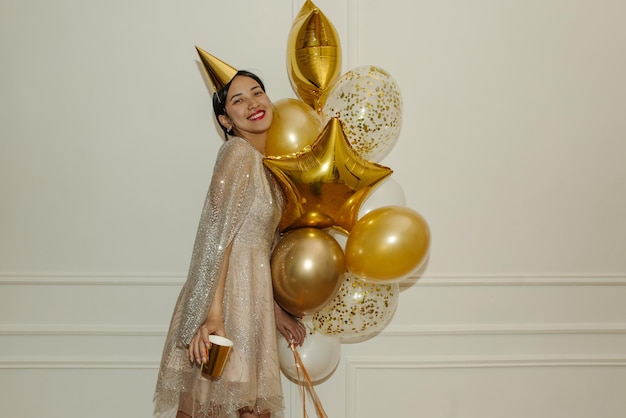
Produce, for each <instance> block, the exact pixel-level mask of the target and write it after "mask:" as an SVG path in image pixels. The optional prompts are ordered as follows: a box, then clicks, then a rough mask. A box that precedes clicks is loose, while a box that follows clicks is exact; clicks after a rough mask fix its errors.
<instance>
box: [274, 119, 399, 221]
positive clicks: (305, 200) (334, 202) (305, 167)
mask: <svg viewBox="0 0 626 418" xmlns="http://www.w3.org/2000/svg"><path fill="white" fill-rule="evenodd" d="M264 164H265V166H266V167H267V168H269V169H270V171H272V173H274V175H275V176H276V178H277V179H278V181H279V183H280V185H281V187H282V188H283V191H284V194H285V197H286V200H287V204H286V205H285V210H284V212H283V218H282V220H281V223H280V230H281V231H283V232H284V231H288V230H291V229H296V228H302V227H316V228H328V227H331V226H336V227H339V228H342V229H344V230H345V231H350V229H352V226H353V225H354V223H355V222H356V220H357V217H358V212H359V207H360V206H361V203H362V202H363V201H364V200H365V199H366V198H367V195H368V193H369V192H370V190H371V189H372V186H374V185H375V184H377V183H378V182H379V181H381V180H382V179H384V178H385V177H387V176H389V175H391V173H392V171H391V169H390V168H389V167H385V166H382V165H379V164H376V163H372V162H370V161H366V160H363V159H362V158H361V157H359V156H358V155H356V154H355V153H354V151H353V150H352V149H351V148H350V145H349V144H348V142H347V140H346V137H345V135H344V134H343V130H342V128H341V122H339V120H338V119H331V120H330V121H329V122H328V124H327V125H326V127H325V128H324V130H323V131H322V132H321V133H320V135H319V137H318V138H317V139H316V141H315V142H314V143H313V144H312V145H310V146H306V147H305V148H304V149H303V150H302V151H300V152H296V153H293V154H289V155H284V156H270V157H266V158H265V159H264ZM316 220H320V223H316Z"/></svg>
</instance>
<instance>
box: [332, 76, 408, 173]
mask: <svg viewBox="0 0 626 418" xmlns="http://www.w3.org/2000/svg"><path fill="white" fill-rule="evenodd" d="M320 101H321V102H322V117H323V118H322V124H323V125H324V124H325V123H326V122H327V121H328V120H330V119H331V118H333V117H336V118H338V119H339V120H340V121H341V123H342V125H343V129H344V132H345V134H346V138H347V139H348V142H349V143H350V145H351V146H352V148H354V150H355V152H356V153H357V154H358V155H360V156H361V158H363V159H366V160H369V161H375V162H380V161H381V160H382V159H383V158H384V157H385V156H387V154H389V152H390V151H391V149H392V148H393V146H394V145H395V143H396V141H397V140H398V136H399V134H400V127H401V124H402V96H401V94H400V90H399V88H398V85H397V83H396V81H395V80H394V79H393V77H391V75H390V74H389V73H388V72H387V71H385V70H383V69H382V68H379V67H375V66H373V65H367V66H362V67H357V68H355V69H353V70H351V71H348V72H347V73H345V74H343V75H342V76H341V77H339V78H338V79H337V80H336V81H335V82H334V83H333V85H331V86H330V87H329V88H328V90H327V91H326V92H325V93H324V94H323V95H322V97H321V98H320Z"/></svg>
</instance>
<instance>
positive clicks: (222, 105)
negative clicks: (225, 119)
mask: <svg viewBox="0 0 626 418" xmlns="http://www.w3.org/2000/svg"><path fill="white" fill-rule="evenodd" d="M240 75H241V76H245V77H250V78H251V79H253V80H254V81H256V82H257V83H259V85H260V86H261V89H262V90H263V91H265V85H264V84H263V81H261V79H260V78H259V77H258V76H257V75H256V74H253V73H251V72H250V71H246V70H239V71H237V73H236V74H235V75H234V76H233V78H231V79H230V81H229V82H228V83H226V85H224V87H222V88H221V89H219V90H218V91H216V92H215V93H213V112H214V113H215V117H216V118H217V123H219V124H220V127H221V128H222V130H223V131H224V138H225V139H226V140H228V131H227V130H226V128H225V127H224V125H222V123H221V122H220V118H219V116H220V115H226V97H227V96H228V89H230V85H231V83H232V82H233V80H234V79H235V77H237V76H240Z"/></svg>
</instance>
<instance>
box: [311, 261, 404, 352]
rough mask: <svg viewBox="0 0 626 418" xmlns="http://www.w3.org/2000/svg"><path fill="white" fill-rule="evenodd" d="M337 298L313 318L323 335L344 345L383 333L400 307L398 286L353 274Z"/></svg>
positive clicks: (348, 275) (315, 325)
mask: <svg viewBox="0 0 626 418" xmlns="http://www.w3.org/2000/svg"><path fill="white" fill-rule="evenodd" d="M345 277H346V279H345V280H344V282H343V283H342V285H341V288H340V289H339V292H338V293H337V295H336V296H335V298H334V299H333V300H332V301H331V302H330V303H329V304H328V305H326V306H324V307H323V308H322V309H321V310H320V311H318V312H316V313H315V314H314V315H313V326H314V328H315V329H316V330H318V331H319V332H321V333H323V334H326V335H330V336H336V337H339V338H340V341H341V342H342V343H354V342H361V341H363V340H366V339H369V338H371V337H373V336H375V335H376V334H378V333H379V332H380V331H382V330H383V329H384V328H385V327H386V326H387V325H388V324H389V322H390V321H391V319H392V317H393V314H394V312H395V311H396V308H397V306H398V299H399V295H400V286H399V284H398V283H388V284H381V283H371V282H367V281H364V280H361V279H359V278H358V277H357V276H355V275H354V274H351V273H346V274H345Z"/></svg>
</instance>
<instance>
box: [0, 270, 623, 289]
mask: <svg viewBox="0 0 626 418" xmlns="http://www.w3.org/2000/svg"><path fill="white" fill-rule="evenodd" d="M185 279H186V275H185V274H182V273H181V274H176V273H173V274H167V275H154V274H149V273H146V274H123V273H120V274H94V273H84V274H78V273H68V274H63V273H37V274H35V273H0V286H7V285H13V286H15V285H78V286H181V285H182V284H183V283H184V281H185ZM412 286H626V275H624V274H615V275H606V274H598V275H594V274H587V275H568V274H519V275H476V274H467V275H465V274H464V275H423V276H421V277H409V278H407V279H405V280H403V281H402V282H400V287H402V288H403V289H406V288H409V287H412Z"/></svg>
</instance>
